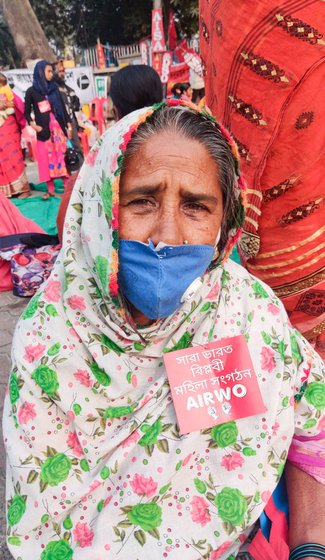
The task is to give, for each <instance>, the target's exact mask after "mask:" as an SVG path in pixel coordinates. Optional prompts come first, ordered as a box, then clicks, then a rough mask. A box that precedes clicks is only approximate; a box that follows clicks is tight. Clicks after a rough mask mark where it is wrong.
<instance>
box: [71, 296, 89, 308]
mask: <svg viewBox="0 0 325 560" xmlns="http://www.w3.org/2000/svg"><path fill="white" fill-rule="evenodd" d="M68 305H69V307H71V309H77V310H78V311H83V310H84V309H86V304H85V300H84V298H83V297H81V296H71V297H69V299H68Z"/></svg>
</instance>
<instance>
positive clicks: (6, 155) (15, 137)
mask: <svg viewBox="0 0 325 560" xmlns="http://www.w3.org/2000/svg"><path fill="white" fill-rule="evenodd" d="M1 78H2V81H3V83H4V82H5V80H6V79H7V78H6V76H4V74H1V73H0V79H1ZM5 87H6V86H5ZM6 91H7V90H6ZM7 93H8V91H7ZM8 110H9V114H8ZM1 111H4V112H5V113H6V118H5V119H0V193H2V194H3V195H4V196H6V197H8V198H10V197H12V196H18V197H20V198H25V197H28V196H29V194H30V187H29V183H28V180H27V177H26V175H25V164H24V159H23V154H22V149H21V144H20V139H21V131H22V129H23V128H24V126H25V125H26V120H25V117H24V103H23V101H22V100H21V99H20V97H18V96H17V95H15V94H14V93H13V99H8V98H7V96H2V99H0V112H1ZM12 112H13V113H12Z"/></svg>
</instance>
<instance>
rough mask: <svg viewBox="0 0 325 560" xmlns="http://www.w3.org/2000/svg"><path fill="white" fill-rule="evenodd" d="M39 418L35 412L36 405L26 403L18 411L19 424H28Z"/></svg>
mask: <svg viewBox="0 0 325 560" xmlns="http://www.w3.org/2000/svg"><path fill="white" fill-rule="evenodd" d="M36 416H37V414H36V412H35V404H33V403H29V402H27V401H26V402H24V404H22V405H21V407H20V409H19V410H18V420H19V424H27V423H28V422H29V421H30V420H33V418H35V417H36Z"/></svg>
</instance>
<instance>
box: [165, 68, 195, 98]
mask: <svg viewBox="0 0 325 560" xmlns="http://www.w3.org/2000/svg"><path fill="white" fill-rule="evenodd" d="M189 81H190V70H189V67H188V66H187V64H185V62H182V63H181V64H173V66H171V67H170V72H169V80H168V86H167V95H171V93H172V92H171V89H172V87H173V85H174V84H176V83H177V82H180V83H184V82H189Z"/></svg>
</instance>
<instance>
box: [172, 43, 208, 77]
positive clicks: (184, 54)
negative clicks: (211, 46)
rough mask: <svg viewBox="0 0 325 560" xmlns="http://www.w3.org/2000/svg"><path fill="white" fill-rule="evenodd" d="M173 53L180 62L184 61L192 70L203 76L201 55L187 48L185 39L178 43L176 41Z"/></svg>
mask: <svg viewBox="0 0 325 560" xmlns="http://www.w3.org/2000/svg"><path fill="white" fill-rule="evenodd" d="M175 54H176V56H177V58H178V60H179V61H180V62H185V63H186V64H187V66H189V68H191V70H193V72H195V73H196V74H198V76H200V77H201V78H203V66H202V60H201V57H200V55H199V54H198V53H196V52H195V51H194V50H193V49H189V48H188V46H187V42H186V39H183V40H182V41H181V42H180V43H178V45H177V47H176V49H175Z"/></svg>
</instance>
